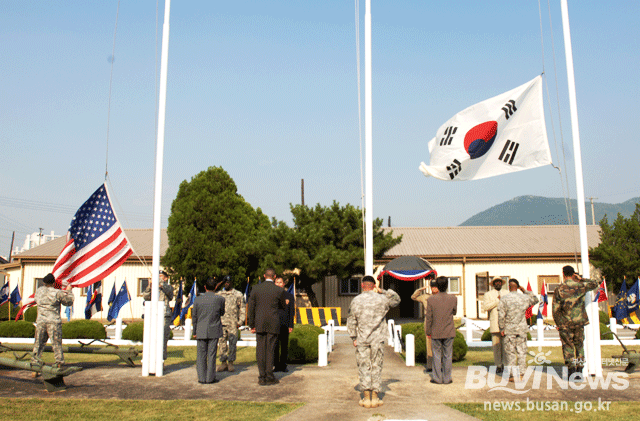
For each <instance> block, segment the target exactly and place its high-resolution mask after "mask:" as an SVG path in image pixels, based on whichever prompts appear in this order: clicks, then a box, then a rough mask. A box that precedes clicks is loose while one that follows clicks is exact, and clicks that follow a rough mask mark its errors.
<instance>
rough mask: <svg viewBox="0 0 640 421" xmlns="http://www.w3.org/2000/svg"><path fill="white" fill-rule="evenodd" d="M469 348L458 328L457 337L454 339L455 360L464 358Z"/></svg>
mask: <svg viewBox="0 0 640 421" xmlns="http://www.w3.org/2000/svg"><path fill="white" fill-rule="evenodd" d="M468 350H469V346H468V345H467V342H466V341H465V340H464V336H463V335H462V333H460V332H459V331H457V330H456V337H455V338H454V339H453V362H454V363H455V362H456V361H462V360H464V356H465V355H467V351H468Z"/></svg>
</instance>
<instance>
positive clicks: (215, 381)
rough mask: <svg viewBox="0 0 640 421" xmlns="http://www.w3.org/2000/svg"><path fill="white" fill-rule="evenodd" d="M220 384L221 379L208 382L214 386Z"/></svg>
mask: <svg viewBox="0 0 640 421" xmlns="http://www.w3.org/2000/svg"><path fill="white" fill-rule="evenodd" d="M219 382H220V379H213V380H212V381H210V382H207V384H214V383H219Z"/></svg>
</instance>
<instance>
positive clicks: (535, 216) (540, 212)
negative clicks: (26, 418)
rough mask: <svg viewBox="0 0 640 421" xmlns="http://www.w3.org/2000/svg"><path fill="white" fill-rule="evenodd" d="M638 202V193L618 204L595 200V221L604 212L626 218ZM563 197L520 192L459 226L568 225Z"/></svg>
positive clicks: (610, 218)
mask: <svg viewBox="0 0 640 421" xmlns="http://www.w3.org/2000/svg"><path fill="white" fill-rule="evenodd" d="M576 203H577V201H576V200H571V209H572V211H573V222H574V224H577V223H578V210H577V208H576ZM636 203H640V197H635V198H633V199H629V200H627V201H626V202H623V203H618V204H610V203H599V202H594V203H593V206H594V210H595V216H596V224H597V223H599V222H600V220H601V219H602V218H603V217H604V216H605V214H606V215H607V220H608V221H609V223H612V222H613V221H615V219H616V218H617V217H618V213H620V214H621V215H622V216H624V217H626V218H628V217H629V216H631V214H632V213H633V211H634V210H635V209H636ZM586 211H587V224H591V223H592V221H591V202H586ZM567 224H569V221H568V220H567V210H566V206H565V200H564V199H561V198H550V197H541V196H519V197H516V198H515V199H511V200H508V201H506V202H503V203H500V204H499V205H496V206H493V207H491V208H489V209H487V210H485V211H482V212H480V213H477V214H475V215H474V216H472V217H471V218H469V219H467V220H466V221H464V222H463V223H462V224H460V226H492V225H567Z"/></svg>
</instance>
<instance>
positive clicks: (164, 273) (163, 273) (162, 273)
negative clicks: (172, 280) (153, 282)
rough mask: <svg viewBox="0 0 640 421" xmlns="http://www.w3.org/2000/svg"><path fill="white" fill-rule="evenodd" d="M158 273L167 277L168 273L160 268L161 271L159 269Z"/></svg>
mask: <svg viewBox="0 0 640 421" xmlns="http://www.w3.org/2000/svg"><path fill="white" fill-rule="evenodd" d="M160 275H164V276H166V277H169V275H168V274H167V272H165V271H164V270H161V271H160Z"/></svg>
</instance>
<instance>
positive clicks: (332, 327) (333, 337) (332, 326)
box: [328, 319, 336, 348]
mask: <svg viewBox="0 0 640 421" xmlns="http://www.w3.org/2000/svg"><path fill="white" fill-rule="evenodd" d="M328 324H329V326H330V330H329V341H330V342H331V347H332V348H333V345H335V344H336V333H335V329H336V323H335V321H333V319H331V320H329V323H328Z"/></svg>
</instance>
